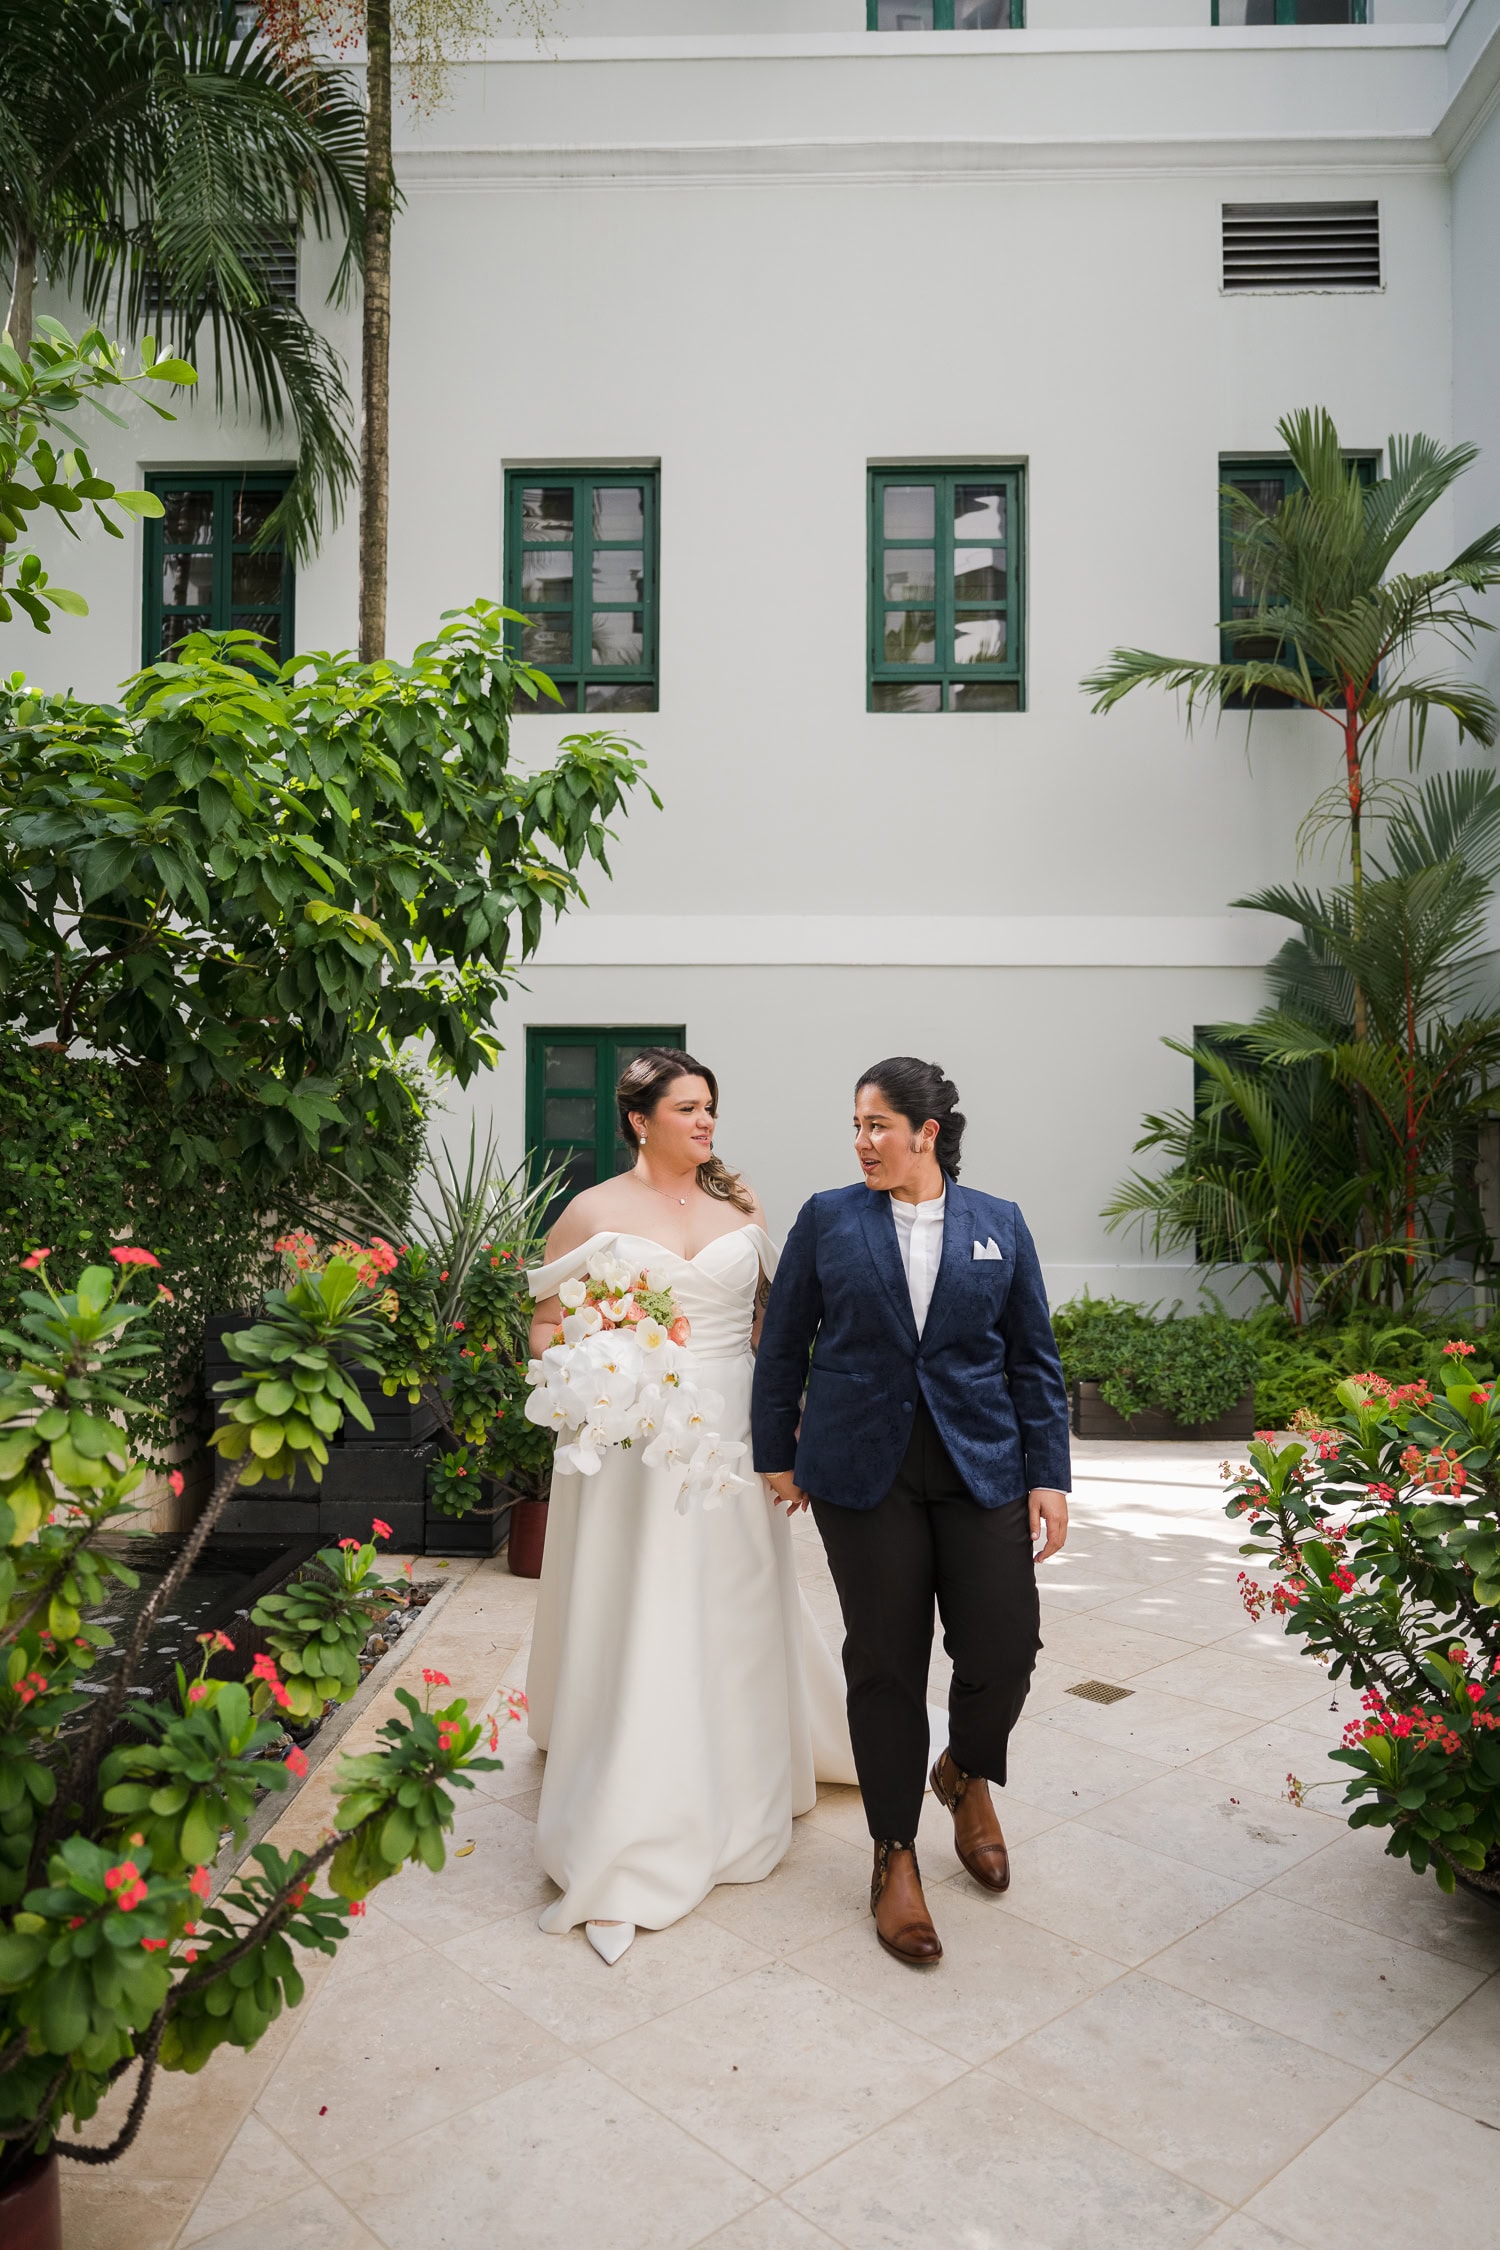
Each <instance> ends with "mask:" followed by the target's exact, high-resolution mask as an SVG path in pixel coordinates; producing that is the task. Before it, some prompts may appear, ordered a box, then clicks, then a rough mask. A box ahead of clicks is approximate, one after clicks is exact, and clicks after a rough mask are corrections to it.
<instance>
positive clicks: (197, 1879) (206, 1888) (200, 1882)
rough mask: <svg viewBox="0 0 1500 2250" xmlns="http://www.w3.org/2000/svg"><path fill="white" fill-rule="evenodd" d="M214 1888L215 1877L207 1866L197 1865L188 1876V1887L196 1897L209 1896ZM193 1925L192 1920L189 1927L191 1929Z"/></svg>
mask: <svg viewBox="0 0 1500 2250" xmlns="http://www.w3.org/2000/svg"><path fill="white" fill-rule="evenodd" d="M212 1888H213V1879H212V1877H211V1876H210V1874H209V1872H208V1869H207V1868H206V1867H195V1868H194V1869H193V1872H192V1874H191V1875H190V1876H189V1877H188V1889H189V1890H190V1891H191V1892H192V1894H193V1896H194V1898H207V1896H208V1894H209V1892H210V1890H211V1889H212ZM192 1926H193V1925H192V1924H191V1922H190V1923H189V1924H188V1928H189V1929H191V1928H192Z"/></svg>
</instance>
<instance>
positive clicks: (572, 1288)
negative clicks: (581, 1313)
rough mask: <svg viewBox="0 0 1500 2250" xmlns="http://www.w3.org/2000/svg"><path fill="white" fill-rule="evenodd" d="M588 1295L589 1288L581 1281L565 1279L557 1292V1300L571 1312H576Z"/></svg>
mask: <svg viewBox="0 0 1500 2250" xmlns="http://www.w3.org/2000/svg"><path fill="white" fill-rule="evenodd" d="M587 1295H588V1290H587V1288H586V1287H585V1286H584V1284H583V1283H582V1282H581V1281H565V1282H564V1283H563V1285H562V1287H561V1288H560V1289H559V1290H558V1292H557V1301H558V1303H559V1304H560V1305H563V1306H565V1307H566V1308H567V1310H568V1311H569V1312H576V1311H577V1310H578V1307H579V1306H580V1305H581V1304H582V1303H583V1301H584V1299H585V1297H587Z"/></svg>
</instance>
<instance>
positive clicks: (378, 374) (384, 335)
mask: <svg viewBox="0 0 1500 2250" xmlns="http://www.w3.org/2000/svg"><path fill="white" fill-rule="evenodd" d="M365 54H366V66H365V78H366V105H367V107H366V117H365V296H364V353H363V365H362V370H361V390H362V405H363V415H362V419H361V425H360V489H359V653H360V658H361V661H362V662H364V663H366V664H373V663H374V662H375V661H376V660H377V659H378V658H379V657H382V656H384V654H385V581H386V543H387V527H388V522H389V515H390V467H391V463H390V413H391V392H390V372H391V206H392V204H393V202H394V200H395V193H394V190H395V169H394V165H393V163H392V160H391V0H368V5H367V7H366V11H365Z"/></svg>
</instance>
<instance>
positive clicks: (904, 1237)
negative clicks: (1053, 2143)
mask: <svg viewBox="0 0 1500 2250" xmlns="http://www.w3.org/2000/svg"><path fill="white" fill-rule="evenodd" d="M957 1102H958V1094H957V1090H956V1088H955V1087H954V1086H953V1084H952V1082H951V1080H949V1079H947V1078H945V1077H944V1076H943V1073H942V1072H941V1070H940V1069H938V1067H937V1066H936V1065H935V1064H931V1063H923V1062H919V1061H917V1060H916V1059H915V1058H914V1057H911V1056H895V1057H892V1058H891V1059H890V1060H889V1061H887V1062H883V1063H876V1064H875V1065H873V1066H872V1068H871V1069H870V1070H868V1071H867V1072H866V1073H865V1074H864V1076H863V1078H862V1079H861V1081H860V1084H859V1088H858V1090H857V1093H856V1097H855V1127H856V1139H855V1150H856V1154H857V1155H858V1157H859V1161H860V1165H861V1168H862V1170H863V1172H864V1176H865V1177H864V1184H863V1185H862V1186H858V1187H848V1188H835V1189H832V1190H831V1191H829V1192H828V1193H826V1194H822V1195H815V1196H813V1197H811V1199H810V1200H809V1201H808V1202H807V1203H805V1204H804V1205H803V1207H802V1210H801V1211H800V1212H799V1214H798V1217H797V1222H796V1225H795V1226H794V1227H793V1228H792V1231H791V1234H790V1235H789V1236H788V1238H787V1244H786V1248H785V1250H784V1251H783V1253H782V1258H781V1263H780V1266H779V1268H778V1270H777V1274H776V1280H775V1283H774V1285H773V1287H772V1290H771V1297H770V1302H769V1304H768V1306H767V1308H766V1314H765V1321H764V1325H763V1327H762V1331H761V1337H760V1345H759V1350H758V1356H757V1360H756V1370H755V1390H754V1399H753V1404H752V1409H751V1435H752V1439H753V1442H754V1451H755V1465H756V1468H757V1469H758V1470H759V1471H760V1472H761V1474H762V1475H763V1476H765V1477H766V1478H767V1480H768V1481H769V1482H770V1484H771V1485H772V1487H773V1489H774V1490H775V1491H776V1494H777V1497H778V1499H780V1500H782V1501H784V1502H786V1503H787V1505H788V1506H789V1507H791V1508H797V1507H802V1506H807V1505H811V1507H812V1509H813V1513H814V1516H815V1518H816V1521H817V1525H818V1530H819V1532H820V1534H821V1535H822V1538H823V1542H824V1545H825V1547H826V1548H827V1550H828V1559H829V1566H830V1568H831V1570H832V1573H833V1578H834V1583H835V1585H836V1586H837V1588H838V1594H839V1601H840V1605H841V1607H842V1609H843V1613H844V1624H845V1628H846V1636H847V1637H846V1639H845V1643H844V1670H845V1677H846V1680H847V1682H848V1688H849V1726H850V1733H851V1735H852V1737H853V1742H854V1756H855V1763H856V1766H857V1768H858V1771H859V1776H860V1787H861V1789H862V1791H863V1794H864V1799H865V1811H866V1815H867V1817H868V1820H869V1824H870V1833H871V1836H872V1837H873V1838H874V1840H875V1875H874V1881H873V1883H872V1887H871V1905H872V1908H873V1911H874V1913H875V1920H876V1930H877V1934H878V1935H879V1937H880V1940H881V1943H882V1944H883V1945H884V1946H885V1947H886V1949H887V1951H889V1952H893V1953H895V1954H896V1955H897V1957H898V1958H900V1959H902V1960H906V1961H911V1962H914V1963H919V1964H923V1965H925V1964H927V1963H930V1962H933V1961H936V1960H939V1959H940V1958H941V1955H942V1947H941V1945H940V1943H939V1942H938V1939H937V1935H936V1932H935V1931H934V1930H933V1928H932V1924H931V1920H930V1918H929V1917H928V1915H927V1911H926V1907H925V1904H924V1902H923V1900H922V1893H921V1881H920V1876H919V1873H918V1871H917V1864H916V1857H915V1851H914V1848H913V1839H914V1838H915V1835H916V1828H917V1821H918V1818H919V1815H920V1812H921V1800H922V1786H923V1777H924V1773H925V1769H926V1765H927V1756H928V1721H927V1708H926V1684H927V1672H928V1666H929V1663H930V1659H931V1647H932V1615H933V1604H934V1601H936V1604H937V1608H938V1612H939V1614H940V1616H941V1618H942V1622H943V1640H944V1646H945V1647H946V1648H947V1650H948V1653H949V1655H950V1656H951V1657H952V1659H953V1667H954V1670H953V1686H952V1691H951V1696H950V1703H949V1747H948V1749H947V1750H945V1751H944V1753H943V1756H942V1757H941V1758H940V1759H939V1760H938V1762H937V1764H936V1765H935V1766H934V1767H933V1769H932V1775H931V1780H932V1785H933V1788H934V1790H935V1792H936V1793H937V1794H938V1796H939V1797H940V1798H941V1799H942V1801H943V1802H944V1803H945V1804H946V1805H948V1806H949V1808H950V1810H952V1812H953V1815H954V1828H955V1842H956V1844H957V1847H958V1852H959V1857H960V1858H961V1859H962V1860H963V1862H964V1865H965V1866H966V1867H967V1868H968V1869H969V1871H970V1873H971V1874H973V1875H974V1876H975V1877H976V1879H977V1880H978V1881H980V1882H981V1883H983V1884H984V1885H985V1886H986V1888H988V1889H991V1890H1004V1889H1005V1888H1006V1886H1007V1884H1008V1882H1009V1875H1010V1871H1009V1855H1008V1854H1007V1852H1006V1848H1005V1839H1004V1836H1003V1834H1002V1833H1001V1829H1000V1823H999V1821H998V1819H997V1817H996V1815H995V1811H994V1806H993V1804H992V1802H991V1800H990V1795H989V1788H988V1783H989V1782H990V1781H994V1782H997V1783H1003V1782H1004V1780H1005V1767H1006V1745H1007V1742H1008V1740H1009V1736H1010V1732H1011V1729H1012V1727H1013V1726H1014V1725H1015V1722H1016V1720H1017V1718H1018V1717H1019V1716H1020V1712H1021V1707H1022V1705H1023V1704H1024V1702H1025V1699H1026V1693H1027V1690H1028V1688H1029V1686H1030V1681H1031V1672H1032V1667H1033V1665H1034V1663H1035V1659H1036V1652H1037V1650H1038V1648H1039V1647H1040V1645H1041V1644H1040V1633H1039V1608H1038V1603H1037V1595H1036V1577H1035V1560H1044V1559H1045V1557H1046V1556H1047V1555H1050V1554H1052V1553H1055V1552H1056V1550H1057V1549H1058V1548H1059V1547H1060V1546H1061V1545H1062V1543H1063V1540H1064V1538H1065V1537H1066V1535H1067V1501H1066V1498H1065V1495H1066V1493H1067V1490H1068V1486H1069V1460H1068V1405H1067V1392H1066V1387H1065V1385H1064V1382H1063V1375H1062V1368H1061V1365H1060V1363H1059V1360H1058V1355H1057V1346H1056V1343H1055V1341H1054V1339H1053V1335H1052V1324H1051V1320H1050V1318H1049V1316H1048V1311H1047V1298H1046V1292H1045V1290H1044V1288H1043V1285H1042V1275H1041V1268H1040V1266H1039V1264H1038V1261H1037V1255H1036V1250H1035V1247H1034V1245H1033V1243H1032V1240H1031V1236H1030V1234H1029V1233H1028V1231H1027V1227H1026V1222H1025V1220H1024V1219H1023V1218H1022V1216H1021V1214H1020V1212H1019V1211H1018V1210H1017V1208H1016V1206H1015V1205H1014V1204H1013V1203H1008V1202H1005V1201H1004V1200H1003V1199H1002V1198H1000V1197H998V1196H992V1195H984V1194H980V1193H978V1192H976V1191H975V1190H973V1189H970V1188H961V1187H960V1186H959V1185H958V1158H959V1148H960V1144H961V1141H962V1136H963V1129H964V1119H963V1117H962V1115H961V1114H960V1113H959V1111H958V1108H957ZM939 1242H940V1245H941V1248H940V1250H939V1249H938V1244H939ZM1043 1531H1045V1534H1046V1538H1045V1544H1044V1546H1043V1551H1042V1555H1041V1556H1040V1557H1035V1559H1034V1547H1035V1543H1036V1541H1037V1540H1038V1539H1039V1538H1040V1537H1041V1535H1042V1533H1043Z"/></svg>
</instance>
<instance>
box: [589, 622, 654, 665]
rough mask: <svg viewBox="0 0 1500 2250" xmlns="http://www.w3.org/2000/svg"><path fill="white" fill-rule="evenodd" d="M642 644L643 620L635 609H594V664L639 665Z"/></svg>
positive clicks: (643, 645)
mask: <svg viewBox="0 0 1500 2250" xmlns="http://www.w3.org/2000/svg"><path fill="white" fill-rule="evenodd" d="M645 645H646V620H645V618H644V617H643V615H642V614H641V612H640V610H638V609H596V610H595V612H594V631H593V647H594V662H595V663H596V664H639V663H640V661H641V654H642V651H643V649H644V648H645Z"/></svg>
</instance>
